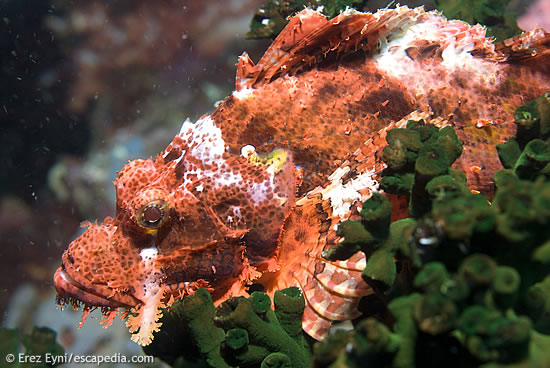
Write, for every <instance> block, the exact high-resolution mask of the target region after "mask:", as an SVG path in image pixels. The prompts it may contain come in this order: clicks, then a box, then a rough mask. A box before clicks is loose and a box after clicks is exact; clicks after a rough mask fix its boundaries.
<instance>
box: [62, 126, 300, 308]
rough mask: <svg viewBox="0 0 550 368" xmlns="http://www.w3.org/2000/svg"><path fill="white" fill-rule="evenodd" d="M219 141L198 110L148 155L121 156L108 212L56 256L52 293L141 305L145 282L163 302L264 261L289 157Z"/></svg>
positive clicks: (246, 276) (282, 201)
mask: <svg viewBox="0 0 550 368" xmlns="http://www.w3.org/2000/svg"><path fill="white" fill-rule="evenodd" d="M226 147H227V145H225V142H224V141H223V139H222V136H221V131H220V130H219V129H218V128H217V127H216V126H215V125H214V122H213V121H212V120H211V119H210V118H208V117H206V118H203V119H201V120H199V122H197V123H196V124H192V123H190V122H186V123H184V126H183V127H182V131H181V132H180V134H178V135H177V136H176V137H175V139H174V141H173V142H172V143H171V144H170V145H169V146H168V147H167V148H166V150H165V151H164V152H163V153H162V154H160V155H159V156H158V157H156V158H155V159H147V160H134V161H131V162H129V163H128V164H127V165H126V166H125V167H124V168H123V169H122V170H121V171H120V172H119V173H118V176H117V178H116V180H115V182H114V184H115V188H116V195H117V199H116V215H115V217H114V218H111V217H107V218H106V219H105V220H104V221H103V222H102V223H100V224H98V223H93V224H92V223H87V224H86V225H87V226H88V228H87V229H86V230H85V232H84V233H83V234H82V235H80V236H79V237H78V238H77V239H76V240H74V241H73V242H72V243H71V244H70V245H69V247H68V249H67V250H66V251H65V253H64V254H63V257H62V261H63V264H62V266H61V267H60V268H59V269H58V270H57V272H56V274H55V277H54V280H55V286H56V288H57V291H58V294H59V296H60V298H61V299H65V300H67V299H68V300H73V301H77V302H80V303H82V304H84V305H86V306H99V307H106V308H116V307H128V308H130V307H136V306H138V307H139V306H140V305H145V304H147V303H148V302H149V301H150V299H151V298H152V294H151V290H153V289H155V290H160V291H159V293H161V294H162V295H163V296H162V300H167V299H168V298H169V297H170V296H174V295H175V296H178V295H179V296H183V295H188V294H191V293H193V292H194V291H195V290H196V289H198V288H199V287H206V288H208V289H210V290H212V291H213V292H214V294H213V297H214V299H215V300H216V299H219V298H223V297H226V296H229V294H228V293H230V294H231V295H235V294H238V290H240V289H241V287H243V286H244V284H245V283H246V282H247V281H250V280H252V279H253V278H255V277H258V276H259V275H260V272H259V271H257V270H258V269H259V268H261V267H265V266H266V265H268V264H269V265H270V266H269V267H271V268H272V267H273V258H274V256H275V252H276V250H277V240H278V237H279V233H280V230H281V227H282V224H283V221H284V219H285V218H286V216H287V215H288V214H289V212H290V210H291V209H292V207H293V205H294V202H295V193H296V185H297V184H296V169H295V167H294V164H293V162H292V157H291V154H290V152H289V151H287V150H285V149H275V150H273V151H272V152H271V153H269V154H266V155H260V154H257V153H256V152H255V150H254V148H253V147H251V146H246V147H243V150H242V152H239V153H238V154H232V153H230V152H228V151H227V148H226ZM155 297H158V295H156V294H155ZM159 300H160V299H159Z"/></svg>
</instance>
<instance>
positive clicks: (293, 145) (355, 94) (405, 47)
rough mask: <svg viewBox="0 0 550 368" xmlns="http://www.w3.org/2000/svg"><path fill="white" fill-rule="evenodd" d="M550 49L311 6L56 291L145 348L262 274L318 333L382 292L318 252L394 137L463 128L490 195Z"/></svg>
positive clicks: (63, 275) (397, 16) (359, 264)
mask: <svg viewBox="0 0 550 368" xmlns="http://www.w3.org/2000/svg"><path fill="white" fill-rule="evenodd" d="M405 36H407V37H405ZM549 46H550V34H548V33H546V32H544V31H542V30H536V31H532V32H530V33H527V34H525V35H523V36H520V37H518V38H515V39H513V40H508V41H505V42H503V43H501V44H496V45H495V44H493V43H492V42H491V40H489V39H486V38H485V33H484V29H483V28H482V27H480V26H470V25H468V24H466V23H463V22H460V21H447V20H446V19H445V18H443V17H442V16H440V15H439V14H437V13H434V12H428V13H427V12H424V10H423V9H421V8H418V9H409V8H407V7H399V8H397V9H391V10H390V9H384V10H380V11H379V12H377V13H375V14H370V13H359V12H355V11H346V12H344V13H342V14H341V15H340V16H338V17H336V18H335V19H333V20H327V19H325V18H324V17H323V16H322V15H320V14H318V13H316V12H313V11H311V10H309V9H306V10H304V11H302V12H301V13H299V14H298V15H297V16H295V17H294V18H292V20H291V21H290V23H289V25H288V26H287V27H286V28H285V29H284V30H283V32H282V33H281V35H280V36H279V37H278V38H277V39H276V40H275V41H274V43H273V44H272V46H271V47H270V48H269V50H268V51H267V52H266V54H265V55H264V57H263V58H262V59H261V60H260V61H259V62H258V64H257V65H254V64H253V63H252V62H251V61H250V59H249V58H248V56H247V55H246V54H244V55H243V56H241V58H240V59H239V63H238V69H237V83H236V91H235V92H234V93H233V95H232V96H229V97H227V98H226V99H225V101H224V102H223V103H222V104H220V105H219V107H218V108H217V109H216V110H215V111H214V112H212V114H210V115H205V116H203V117H202V118H201V119H200V121H199V122H197V123H196V124H191V123H190V122H186V123H185V124H184V126H183V127H182V131H181V133H180V134H178V135H177V136H176V137H175V138H174V141H173V142H172V143H171V144H170V145H169V146H168V147H167V148H166V150H165V151H164V152H163V153H161V154H160V155H159V156H157V157H156V158H155V159H148V160H136V161H132V162H130V163H129V164H128V165H126V166H125V167H124V168H123V169H122V170H121V171H120V173H119V174H118V177H117V179H116V181H115V187H116V191H117V212H116V216H115V218H110V217H109V218H106V219H105V220H104V221H103V223H102V224H88V226H89V227H88V229H87V230H86V232H85V233H84V234H83V235H82V236H80V237H79V238H78V239H76V240H75V241H74V242H73V243H71V244H70V245H69V248H68V250H67V251H66V252H65V253H64V255H63V265H62V266H61V267H60V268H59V269H58V271H57V272H56V275H55V284H56V288H57V290H58V292H59V295H60V297H61V298H62V299H65V300H67V299H68V300H76V301H79V302H82V303H83V304H84V306H85V307H84V309H85V315H86V314H87V311H88V310H89V308H90V307H92V306H101V307H104V312H105V314H107V318H106V320H107V321H106V322H107V323H109V321H110V320H111V319H112V317H113V316H114V313H115V312H113V310H114V309H116V308H117V307H126V308H133V310H134V312H136V314H137V315H136V316H133V317H130V318H129V320H128V325H129V327H130V330H131V331H132V332H136V331H137V333H136V334H134V335H133V337H132V338H133V340H134V341H136V342H138V343H140V344H143V345H146V344H148V343H150V341H151V340H152V338H153V332H154V331H156V330H158V327H159V325H160V324H159V322H158V321H157V320H158V318H159V316H160V315H161V311H160V309H159V308H161V307H164V306H166V305H169V304H171V302H172V301H173V298H174V297H177V296H185V295H188V294H190V293H193V292H194V291H195V290H196V289H197V288H199V287H206V288H208V289H209V290H210V291H211V292H212V295H213V298H214V300H215V302H216V303H219V302H221V301H223V300H225V299H227V298H229V297H231V296H237V295H245V286H246V285H247V284H249V283H251V282H253V281H254V282H259V283H262V284H263V285H264V286H265V289H266V292H268V293H269V294H272V293H273V291H274V290H275V289H279V288H283V287H287V286H292V285H296V286H299V287H300V288H301V289H302V291H303V293H304V295H305V298H306V300H307V306H306V310H305V313H304V317H303V327H304V330H305V331H306V332H307V333H308V334H310V335H311V336H313V337H314V338H317V339H321V338H323V337H324V336H326V334H327V331H328V328H329V327H330V324H331V321H333V320H344V319H350V318H354V317H355V316H357V315H358V311H357V303H358V301H359V299H360V297H362V296H364V295H367V294H369V293H370V292H371V290H370V289H369V287H368V286H367V285H366V284H365V283H364V282H363V281H362V279H361V277H360V272H361V270H362V268H363V267H364V265H365V259H364V256H363V255H362V254H356V255H355V256H353V257H352V258H351V259H350V260H348V261H345V262H328V261H326V260H324V259H323V258H322V257H321V254H322V251H323V250H325V249H328V248H330V247H332V246H333V245H334V244H336V243H337V242H338V241H339V239H338V237H337V236H336V234H335V229H336V226H337V224H338V223H339V222H341V221H342V220H345V219H350V218H351V219H353V218H355V217H356V216H357V209H358V208H359V207H360V204H361V201H364V200H365V199H366V198H368V197H369V196H370V194H371V192H372V191H373V190H376V189H377V185H376V184H377V183H376V173H377V172H379V171H380V170H381V169H383V164H382V163H381V160H380V153H381V148H382V147H383V146H384V144H385V141H384V139H385V134H386V133H385V132H386V130H387V129H389V128H391V127H396V126H397V127H398V126H403V125H404V124H405V123H406V121H407V120H408V119H410V118H411V119H420V118H423V119H424V120H426V121H429V122H432V123H434V124H437V125H440V126H441V125H452V126H454V127H455V129H456V130H457V132H458V135H459V137H460V139H461V140H462V141H463V142H464V153H463V155H462V156H461V158H460V159H459V160H458V161H457V162H456V163H455V166H456V167H458V168H460V169H462V170H464V171H465V172H466V175H467V177H468V184H469V185H470V188H471V189H472V190H478V191H481V192H485V193H490V192H491V191H492V186H493V183H492V181H491V180H492V176H493V174H494V172H495V171H496V170H498V169H500V163H499V161H498V157H497V155H496V151H495V148H494V145H495V144H497V143H501V142H503V141H504V140H506V139H507V138H508V137H510V136H512V135H513V134H514V133H515V125H514V123H513V118H512V113H513V111H514V109H515V108H516V107H517V106H519V105H521V104H524V103H526V102H528V101H530V100H531V99H533V98H536V97H538V96H540V95H541V94H542V93H544V92H545V91H547V90H548V88H549V87H550V67H549V64H550V52H549V50H550V47H549ZM243 147H244V148H243Z"/></svg>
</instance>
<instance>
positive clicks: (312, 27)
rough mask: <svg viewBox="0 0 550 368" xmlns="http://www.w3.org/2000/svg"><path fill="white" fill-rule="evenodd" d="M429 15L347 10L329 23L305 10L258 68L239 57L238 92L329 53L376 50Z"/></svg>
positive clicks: (401, 10)
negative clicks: (401, 29) (406, 26)
mask: <svg viewBox="0 0 550 368" xmlns="http://www.w3.org/2000/svg"><path fill="white" fill-rule="evenodd" d="M426 14H428V13H426V12H424V9H423V8H422V7H420V8H414V9H410V8H408V7H407V6H401V7H397V8H395V9H383V10H379V11H378V12H377V13H374V14H373V13H361V12H358V11H356V10H353V9H348V10H346V11H344V12H342V13H341V14H340V15H338V16H336V17H335V18H333V19H331V20H327V19H326V18H325V16H323V15H322V14H321V13H318V12H316V11H314V10H311V9H304V10H302V11H301V12H300V13H298V14H297V15H296V16H294V17H293V18H292V19H291V20H290V23H289V24H288V25H287V26H286V27H285V28H284V29H283V31H282V32H281V33H280V34H279V36H278V37H277V38H276V39H275V41H273V43H272V44H271V46H270V47H269V49H268V50H267V51H266V53H265V54H264V56H263V57H262V58H261V59H260V61H259V62H258V64H257V65H255V66H254V63H252V61H251V60H250V59H249V58H248V55H243V56H241V57H240V59H239V62H238V64H237V82H236V90H237V91H240V90H241V89H244V88H251V87H253V86H258V85H259V84H262V83H269V82H270V81H271V80H272V79H273V77H275V76H276V75H278V74H282V73H284V74H294V73H296V72H298V71H299V70H301V69H302V68H304V67H306V66H311V65H314V64H316V63H317V62H318V61H319V59H321V58H322V57H324V56H326V55H327V54H328V53H329V52H345V51H347V50H349V49H354V50H358V49H363V50H372V49H375V48H376V47H378V43H379V41H380V40H381V39H382V38H385V37H386V36H387V35H388V34H389V33H391V32H392V31H393V30H394V29H396V28H397V27H401V26H402V25H403V24H405V23H411V22H415V21H417V20H418V18H419V17H422V16H424V15H426Z"/></svg>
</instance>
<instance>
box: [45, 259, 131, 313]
mask: <svg viewBox="0 0 550 368" xmlns="http://www.w3.org/2000/svg"><path fill="white" fill-rule="evenodd" d="M53 279H54V284H55V289H56V290H57V294H58V295H59V296H60V297H61V299H69V300H76V301H78V302H81V303H83V304H85V305H87V306H93V307H106V308H118V307H126V308H128V307H132V306H134V305H136V299H135V298H134V297H132V296H130V295H125V297H126V298H124V299H128V300H118V299H120V298H114V297H113V298H108V297H105V296H103V295H102V294H100V293H97V292H95V291H94V290H92V289H90V288H88V287H86V286H84V285H82V284H81V283H79V282H77V281H76V280H75V279H73V278H72V277H71V276H70V275H69V273H68V272H67V271H66V270H65V267H64V266H61V267H59V268H58V269H57V271H55V275H54V277H53Z"/></svg>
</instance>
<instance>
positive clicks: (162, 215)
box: [136, 199, 168, 230]
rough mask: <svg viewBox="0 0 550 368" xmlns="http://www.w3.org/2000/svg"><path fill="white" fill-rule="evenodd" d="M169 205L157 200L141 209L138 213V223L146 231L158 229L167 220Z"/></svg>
mask: <svg viewBox="0 0 550 368" xmlns="http://www.w3.org/2000/svg"><path fill="white" fill-rule="evenodd" d="M167 214H168V203H167V202H166V201H165V200H162V199H155V200H154V201H151V202H149V203H147V204H146V205H145V206H143V207H141V208H140V209H139V210H138V212H137V216H136V218H137V222H138V224H139V225H140V226H141V227H144V228H146V229H150V230H151V229H158V228H159V227H161V226H162V224H163V223H164V221H165V220H166V218H167Z"/></svg>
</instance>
